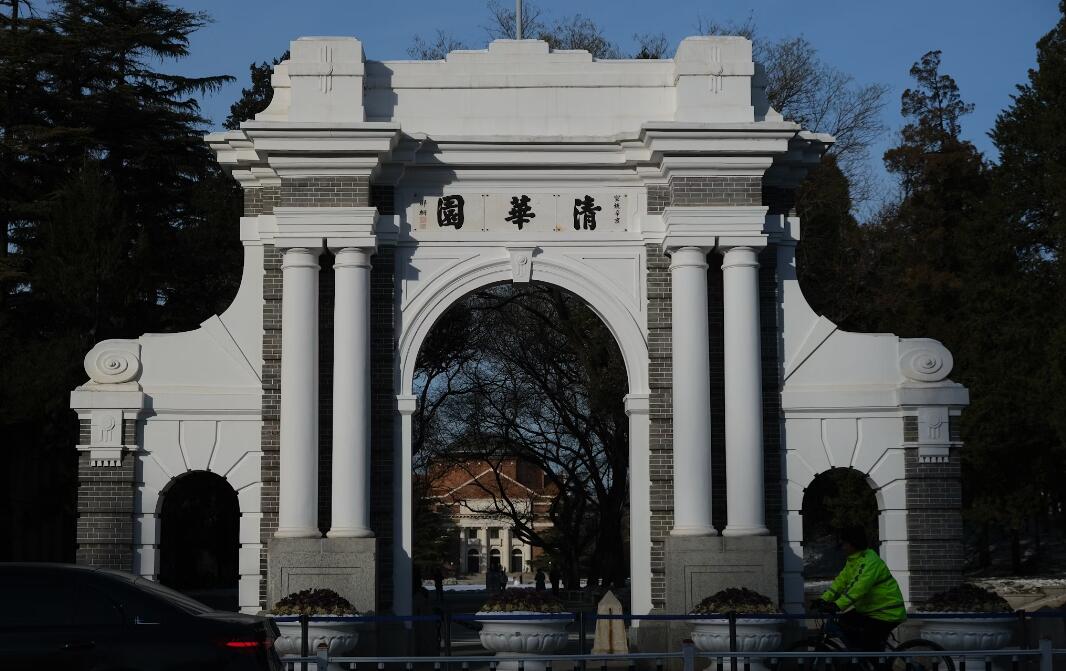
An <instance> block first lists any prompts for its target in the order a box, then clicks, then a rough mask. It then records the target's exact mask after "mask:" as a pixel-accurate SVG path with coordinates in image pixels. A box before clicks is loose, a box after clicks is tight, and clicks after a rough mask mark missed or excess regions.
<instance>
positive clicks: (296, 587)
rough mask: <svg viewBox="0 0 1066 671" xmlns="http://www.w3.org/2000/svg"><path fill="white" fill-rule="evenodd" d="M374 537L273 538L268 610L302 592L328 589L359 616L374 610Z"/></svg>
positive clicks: (269, 560) (271, 542)
mask: <svg viewBox="0 0 1066 671" xmlns="http://www.w3.org/2000/svg"><path fill="white" fill-rule="evenodd" d="M376 564H377V540H376V539H374V538H272V539H271V540H270V544H269V545H268V546H267V566H268V567H269V575H268V577H267V607H268V608H270V607H272V606H273V605H274V604H275V603H277V601H278V600H279V599H281V598H282V597H284V596H286V595H288V594H291V593H292V592H298V591H300V590H304V589H312V588H320V589H331V590H333V591H335V592H336V593H337V594H340V595H341V596H343V597H344V598H345V599H348V601H350V602H351V603H352V605H353V606H355V608H356V610H358V611H359V612H360V613H365V612H366V611H370V610H375V609H376V608H377V605H376V600H377V593H376V585H377V576H376V574H375V572H376V568H377V566H376Z"/></svg>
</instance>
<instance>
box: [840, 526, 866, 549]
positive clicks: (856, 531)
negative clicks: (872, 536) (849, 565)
mask: <svg viewBox="0 0 1066 671" xmlns="http://www.w3.org/2000/svg"><path fill="white" fill-rule="evenodd" d="M837 539H838V540H839V541H840V548H841V549H842V550H843V551H844V552H845V554H849V555H852V554H855V553H856V552H861V551H863V550H865V549H867V548H869V547H870V543H869V541H868V540H867V539H866V529H864V528H863V527H860V526H853V527H847V528H845V529H842V530H841V531H840V533H839V534H838V535H837Z"/></svg>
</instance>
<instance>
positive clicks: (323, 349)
mask: <svg viewBox="0 0 1066 671" xmlns="http://www.w3.org/2000/svg"><path fill="white" fill-rule="evenodd" d="M261 191H262V193H261V194H260V195H259V196H258V197H257V198H258V200H256V201H253V202H255V204H256V206H257V207H258V208H259V210H258V211H256V212H252V213H250V214H258V213H263V214H267V213H270V212H273V208H274V206H275V205H285V206H294V207H366V206H368V205H370V204H373V205H375V206H377V208H378V210H379V211H380V212H381V213H382V214H391V213H392V212H393V188H392V186H390V185H374V186H373V187H371V185H370V183H369V181H368V180H367V179H366V178H357V177H307V178H297V179H286V180H283V181H282V185H281V187H280V189H277V188H275V189H273V190H272V192H271V191H268V190H267V189H262V190H261ZM371 196H373V201H374V202H373V203H371ZM246 203H247V200H246ZM281 259H282V251H281V250H278V249H276V248H274V247H272V246H269V245H268V246H267V247H266V248H265V252H264V275H263V300H264V311H263V435H262V440H263V500H262V504H263V523H262V526H261V529H260V531H261V536H262V542H263V543H264V546H265V545H266V543H267V542H268V541H269V539H270V537H271V536H272V535H273V533H274V531H275V530H276V529H277V525H278V517H277V514H278V448H279V439H278V428H279V427H278V412H279V410H280V402H281V395H280V374H281V297H282V276H281ZM319 264H320V266H321V270H320V274H319V332H318V333H319V446H318V447H319V452H318V455H319V471H318V473H319V481H318V490H319V491H318V493H319V499H318V501H319V510H318V518H319V519H318V521H319V528H320V529H321V530H322V531H323V532H325V531H328V529H329V527H330V524H331V519H330V518H331V514H330V499H331V493H332V464H333V460H332V455H333V317H334V305H335V301H334V295H335V294H334V273H333V256H332V255H331V254H329V253H323V254H322V255H321V256H320V257H319ZM371 264H372V267H371V272H370V283H371V298H370V309H371V323H370V329H371V371H370V375H371V403H372V408H371V414H372V417H371V469H372V481H371V526H372V527H373V529H374V532H375V534H376V535H377V537H378V594H379V595H380V596H379V600H380V603H379V604H378V609H379V610H384V609H387V608H388V607H389V606H390V605H391V587H392V556H391V552H392V548H391V544H392V521H393V518H392V463H393V455H392V452H393V430H394V429H393V427H394V423H395V416H396V396H395V387H394V385H393V360H394V349H395V347H394V343H393V333H394V314H393V303H394V293H395V292H394V284H395V280H394V268H393V266H394V260H393V250H392V249H391V248H387V249H383V250H382V251H379V252H378V253H377V254H374V255H373V257H372V258H371ZM260 566H261V570H262V572H263V582H262V586H261V588H260V594H261V599H262V600H263V601H264V603H265V600H266V591H265V590H266V570H267V564H266V551H265V550H264V551H263V554H262V556H261V561H260Z"/></svg>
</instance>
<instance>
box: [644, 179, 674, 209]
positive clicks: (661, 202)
mask: <svg viewBox="0 0 1066 671" xmlns="http://www.w3.org/2000/svg"><path fill="white" fill-rule="evenodd" d="M669 204H670V187H669V186H668V185H666V184H649V185H648V214H661V213H662V211H663V210H665V209H666V206H667V205H669Z"/></svg>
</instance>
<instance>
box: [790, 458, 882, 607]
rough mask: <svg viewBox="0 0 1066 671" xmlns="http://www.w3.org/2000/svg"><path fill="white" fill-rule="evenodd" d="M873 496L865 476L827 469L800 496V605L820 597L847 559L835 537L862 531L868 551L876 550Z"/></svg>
mask: <svg viewBox="0 0 1066 671" xmlns="http://www.w3.org/2000/svg"><path fill="white" fill-rule="evenodd" d="M878 508H879V506H878V503H877V495H876V492H875V490H874V488H873V487H871V485H870V482H869V480H868V479H867V477H866V475H865V474H863V473H861V472H859V471H857V470H855V469H853V468H831V469H829V470H828V471H823V472H822V473H819V474H818V475H817V476H815V478H814V480H812V481H811V483H810V484H809V485H807V488H806V489H805V490H804V493H803V512H802V514H803V578H804V602H805V603H806V602H809V601H810V600H811V599H813V598H815V597H818V596H820V595H821V593H822V592H823V591H825V587H826V585H827V584H828V582H829V581H831V580H832V579H833V578H834V577H835V576H836V574H837V573H839V572H840V569H841V568H843V566H844V561H845V559H847V557H845V556H844V552H843V551H842V550H841V549H840V548H839V547H838V546H837V535H838V534H839V532H840V531H843V530H844V529H845V528H848V527H856V526H858V527H862V528H863V529H865V531H866V538H867V540H868V541H869V543H870V547H871V548H872V549H874V550H875V551H876V550H878V548H879V546H880V541H881V539H880V538H879V536H878V533H879V532H878V516H879V514H880V513H879V510H878Z"/></svg>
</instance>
